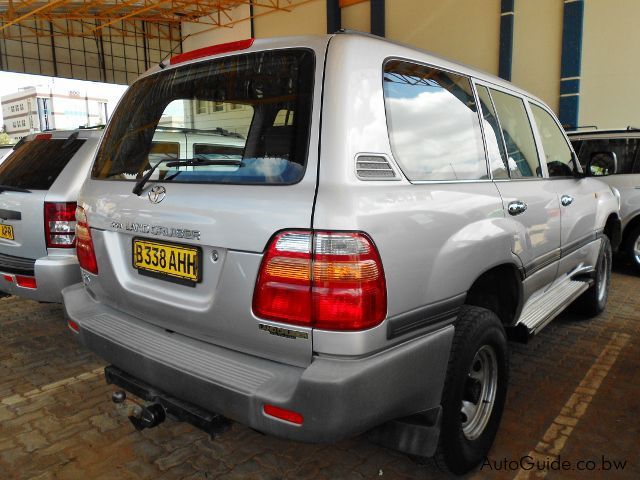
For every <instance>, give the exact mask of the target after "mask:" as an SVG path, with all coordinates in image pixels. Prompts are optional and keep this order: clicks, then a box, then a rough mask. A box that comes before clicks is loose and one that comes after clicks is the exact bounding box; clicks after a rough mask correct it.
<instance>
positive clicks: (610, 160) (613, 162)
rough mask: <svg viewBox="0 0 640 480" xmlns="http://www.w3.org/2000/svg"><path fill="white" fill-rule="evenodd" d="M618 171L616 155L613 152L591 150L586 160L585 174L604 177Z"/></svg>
mask: <svg viewBox="0 0 640 480" xmlns="http://www.w3.org/2000/svg"><path fill="white" fill-rule="evenodd" d="M617 171H618V157H617V155H616V154H615V152H593V153H592V154H591V158H589V161H588V162H587V175H589V176H591V177H604V176H606V175H613V174H615V173H616V172H617Z"/></svg>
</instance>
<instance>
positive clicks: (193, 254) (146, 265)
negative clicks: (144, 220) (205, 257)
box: [132, 238, 202, 286]
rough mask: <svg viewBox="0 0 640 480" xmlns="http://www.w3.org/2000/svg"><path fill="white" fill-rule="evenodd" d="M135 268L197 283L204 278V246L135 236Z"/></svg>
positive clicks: (163, 276)
mask: <svg viewBox="0 0 640 480" xmlns="http://www.w3.org/2000/svg"><path fill="white" fill-rule="evenodd" d="M132 256H133V259H132V260H133V268H135V269H137V270H138V273H141V274H143V275H149V276H152V277H156V278H161V279H163V280H169V281H174V282H178V283H183V284H187V285H192V286H194V285H195V284H196V283H198V282H200V281H201V280H202V271H201V268H202V267H201V265H202V249H200V248H199V247H191V246H188V245H179V244H175V243H166V242H160V241H153V240H142V239H139V238H134V239H133V250H132Z"/></svg>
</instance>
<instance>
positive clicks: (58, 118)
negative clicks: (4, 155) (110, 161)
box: [0, 87, 108, 142]
mask: <svg viewBox="0 0 640 480" xmlns="http://www.w3.org/2000/svg"><path fill="white" fill-rule="evenodd" d="M107 103H108V100H107V99H106V98H100V97H99V96H96V95H91V93H90V92H88V91H80V90H69V89H66V90H64V89H61V88H55V87H26V88H21V89H20V90H18V91H17V92H15V93H12V94H9V95H5V96H3V97H1V98H0V105H1V108H2V116H3V119H4V126H5V129H6V132H7V134H8V135H9V137H10V138H11V141H12V142H17V141H19V140H20V139H21V138H22V137H24V136H26V135H29V134H30V133H36V132H42V131H45V130H70V129H74V128H78V127H92V126H96V125H104V124H105V123H106V122H107V120H108V110H107Z"/></svg>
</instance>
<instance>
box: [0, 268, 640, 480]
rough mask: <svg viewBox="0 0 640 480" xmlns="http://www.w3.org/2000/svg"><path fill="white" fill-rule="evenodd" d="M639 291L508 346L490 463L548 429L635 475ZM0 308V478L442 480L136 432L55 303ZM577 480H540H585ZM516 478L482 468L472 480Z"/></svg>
mask: <svg viewBox="0 0 640 480" xmlns="http://www.w3.org/2000/svg"><path fill="white" fill-rule="evenodd" d="M638 291H640V277H637V276H632V275H629V274H628V272H627V271H625V270H624V268H623V269H621V270H620V269H619V270H618V271H617V272H616V273H615V274H614V277H613V283H612V290H611V296H610V301H609V305H608V308H607V311H606V312H605V314H603V315H601V316H599V317H597V318H594V319H591V320H584V319H581V318H580V317H577V316H576V315H574V314H572V313H571V312H568V313H565V314H563V315H562V316H561V318H559V319H557V320H556V321H554V322H553V323H551V324H550V325H549V326H548V327H547V328H546V329H545V330H544V331H543V332H542V333H541V334H540V335H538V336H537V337H535V338H533V339H532V340H531V341H530V342H529V344H528V345H520V344H510V349H511V366H512V368H511V378H510V389H509V396H508V403H507V407H506V409H505V414H504V417H503V421H502V424H501V427H500V430H499V432H498V437H497V439H496V442H495V444H494V447H493V449H492V451H491V452H490V454H489V457H490V458H496V459H497V458H502V457H508V458H519V457H521V456H523V455H526V454H527V453H528V452H529V451H531V450H532V449H534V448H535V447H536V445H537V443H538V442H540V441H541V440H542V438H543V436H544V435H545V433H547V432H548V431H550V426H551V425H552V424H554V421H555V425H556V427H555V430H554V429H553V428H552V429H551V431H552V433H554V432H555V434H557V435H556V436H555V437H554V438H553V439H550V442H549V443H548V446H547V448H550V449H552V448H558V447H559V446H562V447H563V450H562V456H563V458H565V457H566V458H568V459H570V460H572V461H575V460H579V459H583V458H591V457H594V458H596V457H597V458H599V455H605V456H606V457H607V458H610V459H617V460H624V459H627V460H628V465H627V467H626V469H625V471H624V472H622V473H611V474H609V473H608V474H607V476H606V478H611V479H615V478H640V460H638V454H637V452H638V451H640V424H639V423H638V421H637V414H636V412H638V411H640V296H639V295H638V294H637V292H638ZM0 303H1V304H2V306H3V308H2V309H0V422H1V423H0V480H4V479H5V478H42V479H43V480H45V479H47V480H48V479H51V478H61V479H66V478H71V479H73V478H81V479H87V480H88V479H94V478H114V479H115V478H117V479H118V480H122V479H125V480H126V479H130V478H131V479H134V478H142V479H146V478H148V479H153V480H156V479H159V478H167V479H169V478H189V479H194V480H195V479H203V480H204V479H210V478H211V479H213V478H229V479H243V480H244V479H247V478H248V479H251V478H266V479H271V478H274V479H275V478H277V479H283V478H286V479H296V480H298V479H306V478H308V479H314V480H315V479H317V480H322V479H331V480H334V479H340V478H358V479H359V478H366V479H372V478H376V479H377V478H380V479H393V480H395V479H421V480H429V479H440V478H446V477H444V476H443V475H442V473H441V472H440V471H438V470H437V469H436V468H435V467H433V466H432V465H431V464H429V463H428V464H427V465H421V464H419V463H416V462H415V461H413V460H412V459H411V458H409V457H407V456H404V455H402V454H399V453H397V452H393V451H390V450H386V449H384V448H382V447H379V446H376V445H372V444H370V443H368V442H367V440H366V438H365V437H364V436H360V437H356V438H353V439H348V440H345V441H342V442H339V443H336V444H333V445H313V444H300V443H295V442H289V441H286V440H281V439H276V438H273V437H270V436H268V435H260V434H258V433H256V432H254V431H252V430H250V429H248V428H246V427H244V426H242V425H237V424H235V425H233V427H232V428H231V430H230V431H229V432H227V433H226V434H225V435H223V436H221V437H219V438H217V439H215V440H210V439H209V438H208V436H207V435H206V434H204V433H203V432H200V431H199V430H197V429H194V428H193V427H191V426H189V425H186V424H178V423H176V422H174V421H171V420H168V421H167V422H165V423H164V424H163V425H161V426H160V427H158V428H155V429H152V430H147V431H143V432H136V431H134V430H133V428H132V426H131V425H130V424H129V422H128V421H127V419H126V416H123V414H122V413H121V412H119V411H117V410H116V409H115V407H114V405H113V404H111V402H110V401H109V394H110V392H111V391H112V390H113V387H111V386H107V385H106V384H105V383H104V378H103V376H102V373H101V371H98V372H97V373H96V372H95V370H96V369H101V368H102V367H103V366H104V364H103V362H102V361H101V360H100V359H99V358H97V357H95V356H94V355H93V354H91V353H90V352H88V351H86V350H85V349H84V348H83V347H81V346H80V345H78V344H77V343H76V342H75V340H74V338H73V336H72V335H71V334H69V332H68V330H67V328H66V325H65V323H64V320H63V318H62V310H61V308H60V307H59V306H55V305H48V304H38V303H35V302H29V301H25V300H20V299H16V298H13V297H9V298H4V299H0ZM616 332H618V333H624V334H628V335H630V336H631V340H630V342H629V344H628V345H627V346H625V347H624V348H623V349H622V350H621V351H620V355H619V357H618V359H617V361H616V362H615V363H614V364H613V365H612V366H610V367H608V368H596V369H594V374H593V376H592V377H590V378H591V379H592V380H594V381H597V383H599V387H598V388H597V390H595V384H594V388H591V387H589V386H582V387H580V382H581V381H582V379H583V378H584V377H585V374H586V373H587V371H589V369H590V368H591V366H592V365H593V362H594V360H595V359H596V358H597V357H598V355H600V353H601V352H602V350H603V348H604V346H605V345H607V343H608V342H609V340H610V339H611V336H612V335H613V334H614V333H616ZM605 363H606V362H605ZM605 373H606V376H605V375H604V374H605ZM74 377H75V379H74ZM69 379H73V381H72V382H71V383H69ZM50 384H52V386H49V387H47V385H50ZM34 392H35V393H34ZM574 393H575V394H576V397H575V398H574V399H573V400H572V395H573V394H574ZM567 403H568V405H567V409H566V410H565V412H564V413H563V407H564V406H565V404H567ZM578 414H580V415H582V417H581V418H580V419H579V420H576V418H575V417H576V415H578ZM568 429H570V431H569V430H568ZM563 439H564V443H562V441H563ZM558 442H560V443H558ZM380 473H382V475H380ZM574 473H575V472H572V473H566V472H563V474H562V475H561V474H556V475H554V474H553V473H550V474H549V476H548V478H549V479H555V478H558V479H560V478H562V479H564V478H580V477H579V476H578V475H576V474H574ZM514 475H515V474H514V473H513V472H486V471H478V472H476V473H475V474H473V475H472V476H471V478H474V479H475V478H479V479H485V478H491V479H503V478H504V479H512V478H513V476H514ZM594 478H595V477H594Z"/></svg>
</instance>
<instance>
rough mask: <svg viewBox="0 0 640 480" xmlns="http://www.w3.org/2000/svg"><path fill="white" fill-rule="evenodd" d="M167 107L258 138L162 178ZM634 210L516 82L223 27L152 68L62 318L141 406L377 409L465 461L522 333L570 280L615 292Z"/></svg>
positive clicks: (454, 464)
mask: <svg viewBox="0 0 640 480" xmlns="http://www.w3.org/2000/svg"><path fill="white" fill-rule="evenodd" d="M169 122H172V124H174V125H178V126H181V127H188V128H195V129H198V130H206V129H215V128H224V129H226V130H229V131H233V132H236V133H238V134H239V135H240V136H241V137H242V139H243V148H242V155H240V156H236V157H231V158H220V157H216V158H203V157H198V156H195V155H194V156H193V157H192V158H182V159H172V160H166V159H165V160H164V161H163V162H158V163H157V164H156V166H157V165H162V164H164V165H165V166H166V167H167V168H172V169H174V171H172V172H171V173H168V174H166V175H164V177H163V178H162V179H157V180H152V176H153V170H154V168H155V167H156V166H151V165H150V163H149V162H148V161H147V156H148V153H149V149H150V147H151V143H152V139H153V137H154V135H155V132H156V130H157V126H158V125H167V124H168V123H169ZM127 175H129V176H133V177H134V178H130V179H127V178H126V176H127ZM618 208H619V206H618V200H617V198H616V196H615V195H614V193H613V191H612V190H611V189H610V188H609V187H608V186H607V185H605V184H604V183H602V182H600V181H598V180H594V179H592V178H585V177H584V175H583V174H582V170H581V168H580V166H579V164H578V163H577V161H576V156H575V154H574V152H573V150H572V148H571V146H570V144H569V142H568V140H567V138H566V136H565V134H564V132H563V130H562V129H561V127H560V126H559V124H558V121H557V120H556V118H555V117H554V115H553V114H552V113H551V111H550V110H549V108H548V107H547V106H546V105H544V103H542V102H541V101H540V100H538V99H536V98H534V97H532V96H531V95H529V94H527V93H526V92H523V91H522V90H520V89H518V88H516V87H515V86H513V85H511V84H509V83H507V82H505V81H503V80H500V79H498V78H495V77H493V76H490V75H487V74H484V73H481V72H478V71H475V70H472V69H470V68H467V67H463V66H461V65H458V64H456V63H453V62H451V61H447V60H444V59H442V58H439V57H436V56H434V55H431V54H428V53H425V52H422V51H418V50H415V49H413V48H409V47H406V46H401V45H397V44H394V43H390V42H387V41H384V40H382V39H379V38H376V37H372V36H368V35H362V34H352V33H341V34H336V35H330V36H326V37H296V38H280V39H268V40H256V41H255V42H254V41H253V40H247V41H241V42H233V43H231V44H224V45H217V46H213V47H208V48H205V49H202V50H196V51H193V52H187V53H182V54H179V55H177V56H175V57H173V58H171V60H170V61H169V62H167V64H163V65H161V66H159V67H157V68H154V69H152V70H151V71H149V72H148V73H147V74H145V75H144V76H142V77H141V78H140V79H139V80H137V81H136V82H135V83H134V84H133V85H132V86H131V88H130V89H129V90H128V92H127V93H126V95H125V97H124V99H123V100H122V101H121V103H120V106H119V107H118V109H117V110H116V112H115V113H114V115H113V117H112V119H111V121H110V123H109V125H108V128H107V130H106V132H105V135H104V138H103V140H102V142H101V145H100V147H99V149H98V151H97V153H96V159H95V162H94V165H93V169H92V171H91V174H90V178H88V179H87V181H86V183H85V185H84V188H83V189H82V193H81V195H80V200H79V206H78V211H77V222H78V223H77V228H76V232H77V237H78V244H77V249H78V258H79V260H80V264H81V267H82V269H83V284H79V285H75V286H72V287H68V288H66V289H65V290H64V292H63V295H64V303H65V310H66V316H67V318H68V324H69V327H70V329H71V330H72V331H73V332H74V333H75V334H76V335H77V338H78V339H79V340H80V341H81V342H82V343H83V344H84V345H86V346H87V347H88V348H89V349H91V350H93V351H94V352H96V353H97V354H99V355H100V356H102V357H103V358H104V359H106V360H107V361H108V362H110V363H111V364H112V365H111V366H109V367H107V369H106V371H105V373H106V378H107V381H108V382H109V383H112V384H114V385H116V386H118V387H119V388H122V389H124V390H127V391H129V392H131V393H134V394H136V395H137V396H139V397H141V398H143V399H144V400H145V401H147V402H148V406H147V407H145V408H144V409H143V410H141V411H139V412H138V416H134V418H132V421H133V422H134V424H135V425H136V427H137V428H144V427H152V426H154V425H156V424H157V423H159V422H160V421H162V420H163V419H164V418H165V416H166V415H168V416H170V417H174V418H178V419H181V420H187V421H189V422H192V423H194V424H196V425H198V426H200V427H201V428H204V429H206V430H208V431H209V432H211V433H212V434H215V433H218V432H219V431H220V430H222V429H223V426H224V419H231V420H235V421H238V422H241V423H243V424H245V425H249V426H250V427H252V428H254V429H256V430H259V431H262V432H265V433H269V434H273V435H278V436H281V437H285V438H289V439H293V440H300V441H310V442H332V441H335V440H338V439H341V438H344V437H348V436H352V435H355V434H359V433H362V432H366V431H371V433H370V435H371V438H372V439H373V440H374V441H377V442H380V443H383V444H385V445H388V446H390V447H394V448H397V449H399V450H401V451H404V452H407V453H410V454H412V455H417V456H423V457H428V456H433V455H435V457H436V458H437V459H438V462H439V463H440V464H443V465H445V466H446V467H448V468H449V469H450V470H452V471H453V472H456V473H460V472H465V471H468V470H469V469H471V468H473V467H474V466H475V465H477V464H478V463H479V462H480V461H481V460H482V459H483V458H484V457H485V455H486V454H487V452H488V450H489V448H490V446H491V444H492V442H493V439H494V437H495V434H496V431H497V429H498V425H499V422H500V417H501V415H502V411H503V406H504V402H505V396H506V390H507V383H508V361H507V356H508V353H507V350H508V348H507V332H511V333H512V334H513V336H514V337H516V338H518V337H519V338H523V339H524V338H526V337H528V336H529V335H533V334H535V333H537V332H538V331H540V329H541V328H542V327H544V326H545V325H546V324H547V323H548V322H550V321H551V320H552V319H553V318H554V317H556V316H557V315H558V314H559V313H560V312H561V311H562V310H563V309H564V308H565V307H567V306H568V305H569V304H571V303H572V302H573V301H574V300H576V299H578V298H580V301H579V306H580V307H581V308H582V309H583V310H584V312H585V314H586V315H595V314H598V313H600V312H601V311H602V310H603V309H604V308H605V304H606V301H607V294H608V288H609V279H610V272H611V249H612V245H611V239H615V238H617V237H616V235H617V230H619V228H620V226H619V219H618ZM614 247H615V245H614ZM114 401H118V402H122V401H126V394H125V393H124V392H122V391H117V392H116V394H114Z"/></svg>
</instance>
